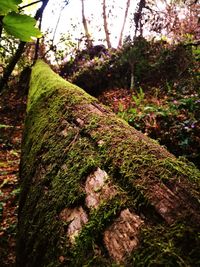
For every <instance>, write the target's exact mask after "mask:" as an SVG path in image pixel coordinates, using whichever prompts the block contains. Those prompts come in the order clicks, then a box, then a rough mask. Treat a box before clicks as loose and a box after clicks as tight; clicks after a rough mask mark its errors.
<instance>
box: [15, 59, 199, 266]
mask: <svg viewBox="0 0 200 267" xmlns="http://www.w3.org/2000/svg"><path fill="white" fill-rule="evenodd" d="M20 179H21V190H22V191H21V198H20V205H19V224H18V244H17V247H18V249H17V266H18V267H21V266H23V267H36V266H37V267H40V266H54V267H55V266H73V267H74V266H76V267H77V266H142V267H143V266H173V267H174V266H200V254H199V247H200V233H199V229H200V225H199V224H200V201H199V199H200V198H199V195H200V193H199V192H200V190H199V181H200V173H199V171H198V170H197V169H196V168H195V167H194V166H193V165H191V164H190V163H186V162H184V161H180V160H179V159H176V158H175V157H174V156H173V155H171V154H170V153H169V152H168V151H167V150H165V149H164V148H163V147H161V146H160V145H159V144H157V143H156V142H155V141H153V140H151V139H149V138H147V137H146V136H144V135H143V134H141V133H140V132H138V131H136V130H135V129H133V128H132V127H130V126H129V125H128V124H127V123H125V122H124V121H123V120H121V119H119V118H118V117H117V116H115V115H114V114H113V113H112V112H110V111H109V109H108V108H107V107H105V106H103V105H102V104H100V103H99V102H98V101H97V99H95V98H93V97H91V96H89V95H88V94H86V93H85V92H84V91H83V90H82V89H80V88H78V87H77V86H74V85H72V84H70V83H68V82H66V81H64V80H63V79H62V78H60V77H59V76H57V75H56V74H54V73H53V72H52V71H51V70H50V68H49V67H48V66H47V65H45V64H44V63H43V62H41V61H38V62H37V63H36V65H35V66H34V67H33V70H32V77H31V82H30V91H29V99H28V106H27V118H26V122H25V131H24V137H23V146H22V159H21V173H20Z"/></svg>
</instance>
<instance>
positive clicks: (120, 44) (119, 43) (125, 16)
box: [118, 0, 131, 48]
mask: <svg viewBox="0 0 200 267" xmlns="http://www.w3.org/2000/svg"><path fill="white" fill-rule="evenodd" d="M130 1H131V0H127V2H126V10H125V14H124V21H123V24H122V29H121V32H120V36H119V42H118V48H120V47H121V46H122V38H123V34H124V28H125V24H126V19H127V15H128V10H129V7H130Z"/></svg>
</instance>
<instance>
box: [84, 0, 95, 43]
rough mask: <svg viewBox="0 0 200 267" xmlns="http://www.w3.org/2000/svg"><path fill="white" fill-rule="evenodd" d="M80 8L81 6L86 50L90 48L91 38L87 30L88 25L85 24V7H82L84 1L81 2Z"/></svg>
mask: <svg viewBox="0 0 200 267" xmlns="http://www.w3.org/2000/svg"><path fill="white" fill-rule="evenodd" d="M81 6H82V22H83V27H84V30H85V37H86V46H87V48H90V47H92V45H93V44H92V38H91V35H90V33H89V29H88V23H87V19H86V17H85V6H84V0H81Z"/></svg>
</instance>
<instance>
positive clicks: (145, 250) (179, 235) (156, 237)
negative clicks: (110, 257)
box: [127, 218, 200, 267]
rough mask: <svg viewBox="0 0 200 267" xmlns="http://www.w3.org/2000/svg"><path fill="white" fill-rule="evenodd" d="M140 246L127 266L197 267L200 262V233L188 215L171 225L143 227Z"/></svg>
mask: <svg viewBox="0 0 200 267" xmlns="http://www.w3.org/2000/svg"><path fill="white" fill-rule="evenodd" d="M140 239H141V244H140V247H139V248H138V249H137V250H136V251H134V253H133V254H132V256H131V257H130V259H129V261H128V263H127V266H136V267H143V266H146V267H149V266H151V267H153V266H169V267H170V266H171V267H186V266H187V267H190V266H191V267H193V266H199V265H200V258H199V247H200V233H199V229H198V228H194V225H193V223H192V222H191V221H190V219H189V218H188V221H187V222H176V223H175V224H173V225H171V226H166V225H162V224H161V225H158V226H151V227H149V228H146V229H143V230H142V232H141V237H140Z"/></svg>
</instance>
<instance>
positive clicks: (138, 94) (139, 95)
mask: <svg viewBox="0 0 200 267" xmlns="http://www.w3.org/2000/svg"><path fill="white" fill-rule="evenodd" d="M144 97H145V93H144V91H143V89H142V87H140V88H139V92H136V95H134V94H133V95H132V99H133V101H134V103H135V105H136V107H139V106H140V105H141V104H142V103H143V102H144Z"/></svg>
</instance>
